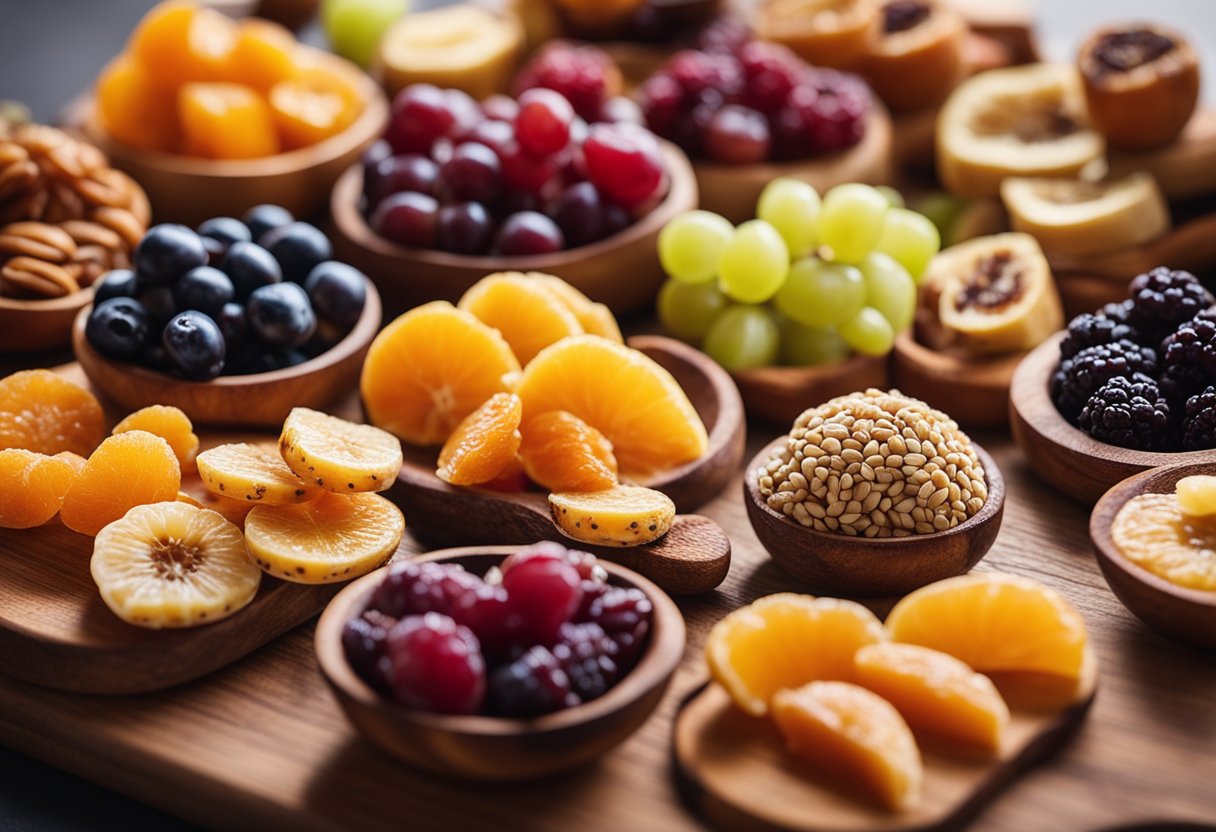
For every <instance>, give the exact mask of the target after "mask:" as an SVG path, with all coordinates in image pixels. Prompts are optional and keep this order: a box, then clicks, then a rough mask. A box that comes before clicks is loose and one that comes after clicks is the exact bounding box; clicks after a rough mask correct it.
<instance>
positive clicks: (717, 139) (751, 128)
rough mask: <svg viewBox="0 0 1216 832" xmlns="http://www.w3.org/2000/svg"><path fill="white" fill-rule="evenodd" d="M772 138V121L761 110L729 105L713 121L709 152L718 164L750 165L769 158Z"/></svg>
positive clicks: (708, 136)
mask: <svg viewBox="0 0 1216 832" xmlns="http://www.w3.org/2000/svg"><path fill="white" fill-rule="evenodd" d="M771 141H772V137H771V135H770V134H769V129H768V120H767V119H766V118H765V117H764V116H763V115H762V114H761V113H759V112H758V111H756V110H753V109H751V108H750V107H742V106H740V105H738V104H727V105H726V106H725V107H723V108H722V109H720V110H718V112H716V113H714V117H713V118H712V119H710V122H709V128H708V129H707V130H706V131H705V151H706V153H708V154H709V157H710V158H711V159H713V160H715V161H718V162H726V163H727V164H732V165H746V164H752V163H755V162H762V161H764V160H765V159H766V158H768V151H769V146H770V144H771Z"/></svg>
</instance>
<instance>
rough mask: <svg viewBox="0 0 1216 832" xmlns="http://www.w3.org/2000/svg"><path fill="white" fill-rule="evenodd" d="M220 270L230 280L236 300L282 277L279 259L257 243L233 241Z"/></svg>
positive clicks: (276, 281) (244, 297)
mask: <svg viewBox="0 0 1216 832" xmlns="http://www.w3.org/2000/svg"><path fill="white" fill-rule="evenodd" d="M222 271H223V272H224V274H226V275H228V277H229V279H231V280H232V286H233V288H234V289H235V290H236V299H237V300H238V301H244V300H246V299H247V298H248V297H249V296H250V295H251V294H253V291H254V290H255V289H259V288H261V287H262V286H269V285H270V284H272V283H278V282H280V281H281V280H282V279H283V270H282V269H281V268H280V267H279V261H278V260H275V259H274V255H273V254H271V253H270V252H269V251H267V250H266V249H264V248H262V247H261V246H259V245H258V244H257V243H233V244H232V247H231V248H229V249H228V255H227V256H226V257H225V258H224V264H223V266H222Z"/></svg>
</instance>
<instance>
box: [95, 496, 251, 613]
mask: <svg viewBox="0 0 1216 832" xmlns="http://www.w3.org/2000/svg"><path fill="white" fill-rule="evenodd" d="M90 570H91V572H92V574H93V580H94V581H96V582H97V588H98V589H99V590H100V591H101V598H102V600H103V601H105V602H106V606H107V607H109V608H110V609H111V610H112V611H113V612H114V614H115V615H117V616H118V617H119V618H121V619H122V620H123V621H126V622H128V623H130V624H135V625H137V626H140V627H148V628H150V629H154V630H158V629H160V628H162V627H193V626H197V625H199V624H208V623H210V622H212V621H219V620H220V619H222V618H227V617H228V616H230V615H232V614H233V613H235V612H237V611H238V610H240V609H242V608H243V607H245V606H246V605H247V604H248V603H249V602H250V601H252V600H253V598H254V596H255V595H257V591H258V585H259V584H260V583H261V580H262V573H261V572H260V571H259V570H258V568H257V567H256V566H254V565H253V561H251V560H250V559H249V555H248V554H247V553H246V552H245V540H244V538H243V537H242V536H241V530H240V529H238V528H237V527H236V526H234V525H233V524H232V523H230V522H228V521H227V520H225V519H224V518H223V517H221V516H220V515H219V514H217V513H216V512H214V511H207V510H206V509H200V508H196V507H195V506H192V505H187V504H186V503H182V502H162V503H154V504H152V505H145V506H136V507H135V508H133V509H131V510H130V511H129V512H127V513H126V515H124V516H123V517H122V519H120V520H116V521H114V522H113V523H110V524H109V525H108V526H106V527H105V528H104V529H102V530H101V532H100V533H99V534H98V535H97V540H96V541H94V543H93V558H92V561H91V562H90Z"/></svg>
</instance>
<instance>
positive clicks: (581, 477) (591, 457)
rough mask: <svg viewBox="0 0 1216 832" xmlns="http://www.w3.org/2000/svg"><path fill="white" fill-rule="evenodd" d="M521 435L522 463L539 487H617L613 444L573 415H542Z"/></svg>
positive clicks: (563, 413)
mask: <svg viewBox="0 0 1216 832" xmlns="http://www.w3.org/2000/svg"><path fill="white" fill-rule="evenodd" d="M522 432H523V441H522V442H521V443H520V446H519V457H520V461H521V462H523V466H524V471H525V472H526V473H527V475H528V478H529V479H531V480H532V481H533V482H535V483H536V484H537V485H540V486H543V487H545V488H547V489H549V490H550V491H603V490H604V489H606V488H612V486H614V485H616V484H617V479H616V457H615V456H614V455H613V453H612V443H611V442H609V441H608V440H607V439H606V438H605V437H604V434H602V433H600V432H599V431H598V430H596V429H595V428H593V427H591V425H589V424H587V423H586V422H584V421H583V420H582V419H580V418H578V417H577V416H575V415H574V414H573V413H569V412H567V411H565V410H550V411H548V412H547V413H541V414H539V415H537V416H535V417H534V418H531V419H529V420H528V422H527V424H525V425H524V426H523V431H522Z"/></svg>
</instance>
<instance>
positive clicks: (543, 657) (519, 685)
mask: <svg viewBox="0 0 1216 832" xmlns="http://www.w3.org/2000/svg"><path fill="white" fill-rule="evenodd" d="M489 700H490V707H491V709H492V710H493V712H494V713H496V714H500V715H501V716H507V717H533V716H540V715H542V714H547V713H552V712H553V711H559V710H562V709H563V708H572V707H574V706H576V705H578V704H579V698H578V696H577V695H576V694H575V693H574V691H573V690H571V688H570V678H569V677H568V676H566V672H565V671H564V670H562V666H561V662H559V661H558V660H557V658H556V657H555V656H554V655H553V654H552V653H551V652H550V651H549V650H548V649H547V648H546V647H544V646H542V645H539V644H538V645H536V646H535V647H532V648H531V649H530V650H528V651H527V652H526V653H524V654H523V655H522V656H520V657H519V658H518V659H516V660H515V661H513V662H510V663H508V664H504V665H503V666H502V667H500V668H498V670H496V671H494V673H493V675H491V677H490V682H489Z"/></svg>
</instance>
